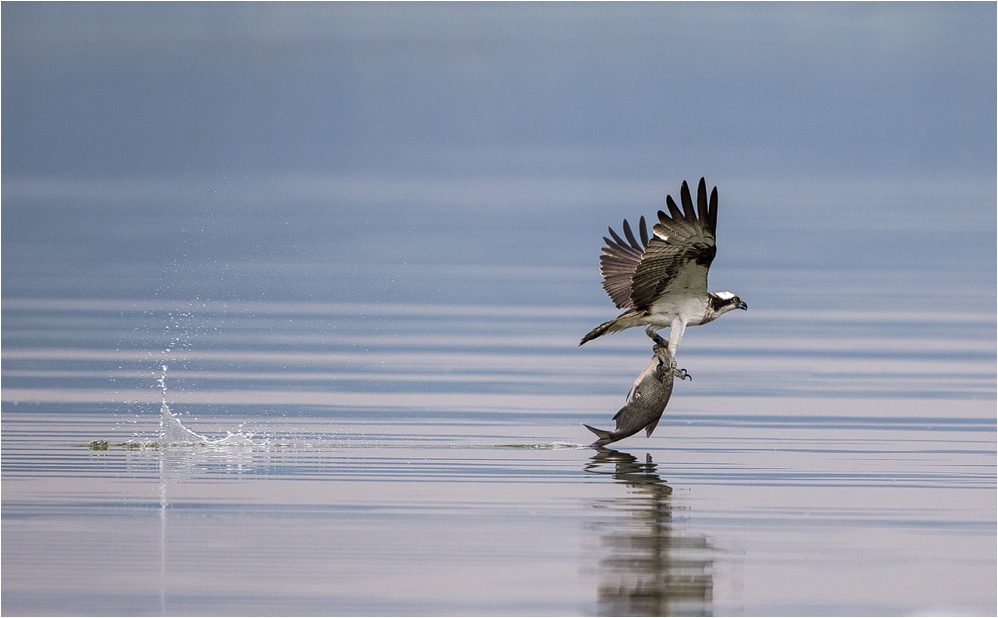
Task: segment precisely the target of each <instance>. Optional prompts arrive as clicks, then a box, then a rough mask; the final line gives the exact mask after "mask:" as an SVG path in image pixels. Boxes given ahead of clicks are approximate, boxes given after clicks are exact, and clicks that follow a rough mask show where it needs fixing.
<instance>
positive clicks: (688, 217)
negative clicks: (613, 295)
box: [630, 179, 717, 309]
mask: <svg viewBox="0 0 998 618" xmlns="http://www.w3.org/2000/svg"><path fill="white" fill-rule="evenodd" d="M680 199H681V201H682V203H683V210H680V209H679V207H678V206H676V203H675V202H674V201H673V200H672V197H671V196H669V197H667V198H666V205H667V206H668V208H669V214H668V215H667V214H666V213H664V212H662V211H659V213H658V219H659V222H658V223H656V224H655V226H654V228H653V231H654V232H655V236H654V237H653V238H651V239H650V240H649V241H648V244H647V246H646V247H645V251H644V253H643V254H642V256H641V262H640V263H639V264H638V266H637V268H635V269H634V275H633V276H632V278H631V298H630V306H631V307H634V308H636V309H647V308H648V307H649V306H651V305H652V304H653V303H654V302H655V301H656V300H658V299H659V298H660V297H661V296H662V295H663V294H666V293H668V291H669V289H670V286H671V285H672V284H673V283H675V282H676V281H677V280H682V285H684V286H690V287H693V288H695V289H696V290H697V291H702V292H703V293H706V290H707V270H708V269H709V268H710V264H711V262H712V261H713V260H714V256H715V255H716V254H717V247H716V246H715V237H714V229H715V228H716V221H717V188H716V187H715V188H714V191H713V192H712V194H711V196H710V200H709V201H708V200H707V187H706V181H705V180H704V179H701V180H700V187H698V191H697V202H698V204H697V208H696V209H694V207H693V199H692V196H691V195H690V189H689V186H688V185H687V184H686V183H685V182H684V183H683V186H682V189H681V191H680ZM698 211H699V213H700V217H699V218H698V217H697V214H698ZM670 215H671V216H670Z"/></svg>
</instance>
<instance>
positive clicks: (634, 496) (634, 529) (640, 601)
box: [585, 449, 713, 616]
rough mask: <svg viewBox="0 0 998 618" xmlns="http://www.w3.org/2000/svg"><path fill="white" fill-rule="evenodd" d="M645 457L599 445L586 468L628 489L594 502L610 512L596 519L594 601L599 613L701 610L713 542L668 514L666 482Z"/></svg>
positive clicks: (707, 596)
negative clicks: (598, 550)
mask: <svg viewBox="0 0 998 618" xmlns="http://www.w3.org/2000/svg"><path fill="white" fill-rule="evenodd" d="M656 469H657V466H656V464H655V463H654V462H653V461H652V458H651V455H650V454H649V455H647V456H646V459H645V461H644V462H640V461H639V460H638V458H636V457H634V456H633V455H630V454H628V453H622V452H619V451H615V450H612V449H599V450H598V451H597V452H596V454H595V455H593V456H592V458H591V459H590V461H589V463H588V464H587V465H586V467H585V471H586V472H587V473H590V474H605V475H610V476H612V477H613V479H614V480H615V481H617V482H620V483H623V484H625V485H627V487H629V488H631V489H632V490H633V491H632V492H630V494H629V495H628V496H626V497H623V498H617V499H612V500H607V501H600V502H599V503H597V507H598V508H601V509H604V510H605V511H608V514H610V513H612V515H611V516H609V517H607V518H605V519H602V520H600V521H599V522H598V523H597V524H596V527H597V529H598V530H599V531H600V540H601V545H602V546H603V548H604V549H605V551H607V552H608V554H609V555H605V556H603V557H602V558H601V559H600V561H599V567H598V575H599V590H598V602H599V609H598V612H599V614H600V615H604V616H707V615H710V614H711V598H712V588H713V580H712V577H711V566H712V564H711V560H710V558H709V553H710V551H711V548H710V546H709V544H708V542H707V539H706V537H704V536H689V535H683V534H681V533H680V532H679V531H677V529H676V526H675V522H674V520H673V503H672V500H673V497H672V488H671V487H669V486H668V485H666V484H665V483H666V482H665V481H664V480H663V479H662V478H661V477H660V476H659V475H658V474H657V473H656Z"/></svg>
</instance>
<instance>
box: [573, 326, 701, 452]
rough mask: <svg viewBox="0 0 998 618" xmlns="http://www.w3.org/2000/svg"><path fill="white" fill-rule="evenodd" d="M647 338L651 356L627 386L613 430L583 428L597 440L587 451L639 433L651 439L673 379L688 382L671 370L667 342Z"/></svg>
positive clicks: (667, 402) (670, 392) (686, 376)
mask: <svg viewBox="0 0 998 618" xmlns="http://www.w3.org/2000/svg"><path fill="white" fill-rule="evenodd" d="M648 336H649V337H651V338H652V340H653V341H654V342H655V345H654V347H653V348H652V350H653V351H654V355H653V356H652V358H651V362H650V363H648V366H647V367H645V369H644V371H642V372H641V374H640V375H639V376H638V378H637V379H636V380H635V381H634V385H633V386H631V390H630V392H629V393H628V394H627V401H626V402H625V403H624V407H623V408H621V409H620V411H618V412H617V413H616V414H615V415H614V416H613V420H615V421H617V427H616V429H614V430H613V431H606V430H603V429H596V428H595V427H590V426H589V425H586V424H583V426H584V427H585V428H586V429H588V430H589V431H591V432H593V433H594V434H596V437H597V438H599V439H598V440H596V441H595V442H593V443H592V444H590V446H591V447H593V448H601V447H603V446H604V445H607V444H610V443H611V442H616V441H618V440H623V439H624V438H627V437H629V436H633V435H634V434H636V433H638V432H639V431H641V430H642V429H644V430H645V435H646V436H648V437H651V434H652V432H653V431H655V427H656V426H657V425H658V421H659V419H661V418H662V413H663V412H665V406H667V405H668V404H669V398H670V397H671V396H672V385H673V382H675V378H676V377H677V376H678V377H679V378H680V379H682V380H685V379H687V378H689V375H688V374H686V372H685V371H683V370H681V369H676V368H675V367H674V363H673V357H672V354H670V353H669V342H668V341H665V340H664V339H662V338H661V337H659V336H658V334H657V333H648ZM690 379H692V378H690Z"/></svg>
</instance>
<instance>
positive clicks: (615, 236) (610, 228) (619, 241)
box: [603, 227, 627, 247]
mask: <svg viewBox="0 0 998 618" xmlns="http://www.w3.org/2000/svg"><path fill="white" fill-rule="evenodd" d="M606 229H608V230H610V236H613V239H614V240H615V241H617V244H618V245H624V246H625V247H626V246H627V245H626V244H625V243H624V239H623V238H621V237H620V236H618V235H617V232H614V231H613V228H612V227H608V228H606ZM603 240H606V237H605V236H604V237H603ZM607 244H610V243H609V241H607Z"/></svg>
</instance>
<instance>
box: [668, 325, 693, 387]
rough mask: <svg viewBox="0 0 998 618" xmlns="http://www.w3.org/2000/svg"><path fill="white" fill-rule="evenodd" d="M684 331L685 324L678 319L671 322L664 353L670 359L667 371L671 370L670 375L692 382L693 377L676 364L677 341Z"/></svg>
mask: <svg viewBox="0 0 998 618" xmlns="http://www.w3.org/2000/svg"><path fill="white" fill-rule="evenodd" d="M685 331H686V322H683V321H680V320H678V319H676V320H673V321H672V325H671V326H670V327H669V348H668V350H667V351H666V354H668V356H669V358H670V359H672V360H671V361H670V363H669V369H671V370H672V375H674V376H676V377H677V378H679V379H680V380H686V379H689V380H690V381H691V382H692V381H693V376H691V375H690V374H689V372H687V371H686V370H685V369H680V368H679V367H678V366H677V364H676V348H678V347H679V341H680V340H681V339H682V338H683V332H685Z"/></svg>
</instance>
